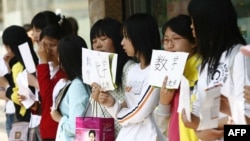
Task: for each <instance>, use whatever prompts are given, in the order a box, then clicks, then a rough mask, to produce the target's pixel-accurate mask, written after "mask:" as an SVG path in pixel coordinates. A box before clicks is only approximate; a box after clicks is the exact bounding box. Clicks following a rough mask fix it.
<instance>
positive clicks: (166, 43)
mask: <svg viewBox="0 0 250 141" xmlns="http://www.w3.org/2000/svg"><path fill="white" fill-rule="evenodd" d="M181 39H184V38H182V37H174V38H172V39H169V38H164V39H163V45H168V44H169V43H171V44H176V43H177V42H178V41H179V40H181Z"/></svg>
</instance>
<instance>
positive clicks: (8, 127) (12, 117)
mask: <svg viewBox="0 0 250 141" xmlns="http://www.w3.org/2000/svg"><path fill="white" fill-rule="evenodd" d="M5 116H6V121H5V126H6V132H7V135H8V137H9V134H10V130H11V127H12V123H13V122H14V121H15V114H5Z"/></svg>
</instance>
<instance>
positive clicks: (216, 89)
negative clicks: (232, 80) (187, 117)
mask: <svg viewBox="0 0 250 141" xmlns="http://www.w3.org/2000/svg"><path fill="white" fill-rule="evenodd" d="M221 86H222V85H215V86H213V87H211V88H208V89H206V90H205V92H206V96H205V99H204V101H201V111H200V124H199V126H198V128H197V130H206V129H212V128H217V127H218V123H219V113H220V96H221V92H220V91H221Z"/></svg>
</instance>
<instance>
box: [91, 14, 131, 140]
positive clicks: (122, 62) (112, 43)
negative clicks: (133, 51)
mask: <svg viewBox="0 0 250 141" xmlns="http://www.w3.org/2000/svg"><path fill="white" fill-rule="evenodd" d="M121 28H122V24H121V23H120V22H119V21H118V20H116V19H112V18H104V19H100V20H98V21H97V22H96V23H95V24H94V25H93V26H92V27H91V30H90V41H91V45H92V49H93V50H96V51H103V52H110V53H117V54H118V62H117V70H116V86H117V88H116V89H115V90H114V91H112V92H110V93H111V94H112V95H113V96H114V97H116V98H117V99H118V100H119V101H123V100H124V93H125V91H124V90H125V89H124V87H125V82H126V76H125V74H126V73H127V71H128V70H129V68H130V67H131V65H133V64H134V61H133V60H132V59H130V58H129V57H128V56H127V54H126V53H125V51H124V50H123V49H122V46H121V41H122V35H121V32H120V31H121ZM129 59H130V60H129ZM100 106H101V105H100ZM97 108H98V109H97V112H98V113H97V115H98V116H105V117H111V115H110V114H109V113H108V111H107V110H106V109H105V107H103V106H102V107H99V106H97ZM100 108H102V109H103V112H104V115H103V112H102V110H101V109H100ZM120 129H121V125H120V124H119V123H118V122H117V121H115V133H116V136H117V135H118V133H119V131H120Z"/></svg>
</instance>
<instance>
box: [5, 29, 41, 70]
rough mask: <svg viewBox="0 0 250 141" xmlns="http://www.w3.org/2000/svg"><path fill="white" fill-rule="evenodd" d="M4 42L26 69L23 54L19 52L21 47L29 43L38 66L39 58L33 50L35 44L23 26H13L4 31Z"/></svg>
mask: <svg viewBox="0 0 250 141" xmlns="http://www.w3.org/2000/svg"><path fill="white" fill-rule="evenodd" d="M2 41H3V44H4V45H8V46H9V48H10V49H11V51H12V52H13V53H14V54H15V58H16V59H17V60H18V61H19V62H20V63H21V64H22V65H23V66H24V68H26V67H27V66H25V64H24V61H23V58H22V56H21V53H20V51H19V47H18V46H19V45H20V44H22V43H25V42H27V43H28V45H29V49H30V52H31V55H32V58H33V60H34V63H35V65H37V64H38V57H37V55H36V52H35V50H34V48H33V43H32V40H31V39H30V37H28V35H27V33H26V31H25V29H24V28H23V27H21V26H17V25H11V26H9V27H7V28H6V29H5V30H4V31H3V35H2Z"/></svg>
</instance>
